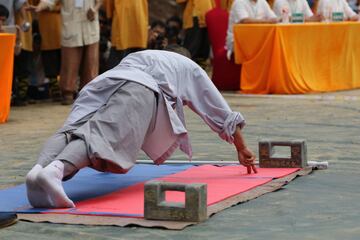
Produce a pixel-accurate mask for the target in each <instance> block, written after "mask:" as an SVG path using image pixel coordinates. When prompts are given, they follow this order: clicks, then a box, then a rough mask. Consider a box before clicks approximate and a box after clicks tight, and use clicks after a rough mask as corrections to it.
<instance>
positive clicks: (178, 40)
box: [164, 16, 191, 58]
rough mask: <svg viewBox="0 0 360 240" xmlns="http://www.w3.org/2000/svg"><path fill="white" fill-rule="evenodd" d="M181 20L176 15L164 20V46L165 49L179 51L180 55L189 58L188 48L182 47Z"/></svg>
mask: <svg viewBox="0 0 360 240" xmlns="http://www.w3.org/2000/svg"><path fill="white" fill-rule="evenodd" d="M181 32H182V20H181V19H180V18H179V17H177V16H172V17H170V18H169V19H168V20H166V38H167V43H168V44H167V46H166V47H165V48H164V49H165V50H167V51H171V52H177V53H181V55H183V56H186V57H188V58H191V54H190V52H189V50H187V49H186V48H184V47H182V42H183V40H182V39H183V38H182V36H181Z"/></svg>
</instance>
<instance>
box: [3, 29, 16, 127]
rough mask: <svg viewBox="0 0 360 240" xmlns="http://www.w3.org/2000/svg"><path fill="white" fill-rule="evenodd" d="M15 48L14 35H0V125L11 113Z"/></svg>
mask: <svg viewBox="0 0 360 240" xmlns="http://www.w3.org/2000/svg"><path fill="white" fill-rule="evenodd" d="M14 46H15V35H14V34H6V33H0V123H4V122H5V121H6V120H7V118H8V116H9V112H10V98H11V84H12V78H13V64H14Z"/></svg>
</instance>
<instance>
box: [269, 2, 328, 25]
mask: <svg viewBox="0 0 360 240" xmlns="http://www.w3.org/2000/svg"><path fill="white" fill-rule="evenodd" d="M273 10H274V12H275V14H276V15H277V16H278V17H280V18H281V17H282V16H283V14H284V13H286V14H288V16H289V17H290V18H291V16H292V14H294V13H300V14H303V16H304V21H309V22H310V21H311V22H318V21H320V20H321V17H320V15H314V14H313V12H312V11H311V9H310V6H309V4H308V2H307V1H306V0H275V2H274V5H273Z"/></svg>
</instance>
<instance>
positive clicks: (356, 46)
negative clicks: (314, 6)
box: [234, 22, 360, 94]
mask: <svg viewBox="0 0 360 240" xmlns="http://www.w3.org/2000/svg"><path fill="white" fill-rule="evenodd" d="M234 49H235V62H236V63H239V64H242V69H241V71H242V72H241V89H242V91H243V92H245V93H278V94H296V93H307V92H324V91H335V90H345V89H353V88H359V87H360V23H358V22H342V23H306V24H276V25H272V24H259V25H255V24H238V25H236V26H234Z"/></svg>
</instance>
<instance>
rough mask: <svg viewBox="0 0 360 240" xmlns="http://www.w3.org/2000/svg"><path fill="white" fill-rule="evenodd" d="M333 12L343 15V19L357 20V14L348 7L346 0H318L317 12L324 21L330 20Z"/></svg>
mask: <svg viewBox="0 0 360 240" xmlns="http://www.w3.org/2000/svg"><path fill="white" fill-rule="evenodd" d="M333 13H340V14H342V15H343V20H345V21H346V20H349V21H357V20H358V19H359V16H358V15H357V14H356V13H355V12H354V11H353V10H352V9H351V8H350V6H349V4H348V3H347V2H346V0H336V1H335V0H319V2H318V7H317V14H319V15H321V16H322V19H324V20H325V21H331V20H332V16H333Z"/></svg>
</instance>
